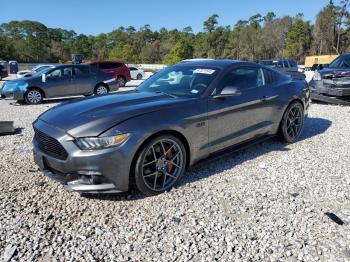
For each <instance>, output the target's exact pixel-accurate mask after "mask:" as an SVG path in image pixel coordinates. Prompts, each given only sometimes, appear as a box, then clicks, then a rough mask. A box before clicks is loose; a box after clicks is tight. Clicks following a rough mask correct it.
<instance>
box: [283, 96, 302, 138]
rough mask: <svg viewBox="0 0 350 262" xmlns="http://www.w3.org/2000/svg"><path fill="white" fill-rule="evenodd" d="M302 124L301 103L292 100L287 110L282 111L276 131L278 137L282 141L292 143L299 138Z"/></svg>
mask: <svg viewBox="0 0 350 262" xmlns="http://www.w3.org/2000/svg"><path fill="white" fill-rule="evenodd" d="M303 126H304V108H303V105H302V104H301V103H300V102H298V101H294V102H292V103H291V104H290V105H289V106H288V108H287V110H286V111H285V112H284V115H283V118H282V121H281V124H280V128H279V131H278V137H279V138H280V139H281V140H282V141H284V142H287V143H293V142H295V141H296V140H297V139H298V138H299V136H300V134H301V131H302V129H303Z"/></svg>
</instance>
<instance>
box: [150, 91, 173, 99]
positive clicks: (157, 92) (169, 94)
mask: <svg viewBox="0 0 350 262" xmlns="http://www.w3.org/2000/svg"><path fill="white" fill-rule="evenodd" d="M155 93H156V94H163V95H167V96H171V97H174V98H176V97H177V96H176V95H174V94H172V93H167V92H163V91H159V90H158V91H155Z"/></svg>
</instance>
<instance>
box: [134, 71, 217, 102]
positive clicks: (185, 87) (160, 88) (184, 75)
mask: <svg viewBox="0 0 350 262" xmlns="http://www.w3.org/2000/svg"><path fill="white" fill-rule="evenodd" d="M218 72H219V69H218V68H213V67H206V66H184V65H181V66H173V67H169V68H166V69H164V70H162V71H160V72H159V73H156V74H155V75H153V76H151V77H150V78H149V79H148V80H146V81H145V82H143V83H142V84H141V85H139V87H138V88H137V90H139V91H144V92H155V93H158V92H159V93H166V94H169V95H173V96H181V97H196V96H200V95H201V94H202V93H203V92H204V91H205V90H206V89H207V88H208V86H209V85H210V83H211V82H212V81H213V79H214V78H215V77H216V76H217V74H218Z"/></svg>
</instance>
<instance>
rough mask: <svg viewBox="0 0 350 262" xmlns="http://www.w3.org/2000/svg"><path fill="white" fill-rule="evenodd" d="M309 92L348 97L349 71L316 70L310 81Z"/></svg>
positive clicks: (349, 88)
mask: <svg viewBox="0 0 350 262" xmlns="http://www.w3.org/2000/svg"><path fill="white" fill-rule="evenodd" d="M310 88H311V92H312V93H315V94H318V95H326V96H336V97H342V98H347V97H350V71H345V72H344V71H341V72H327V73H323V74H322V71H321V72H316V73H315V75H314V77H313V79H312V80H311V81H310Z"/></svg>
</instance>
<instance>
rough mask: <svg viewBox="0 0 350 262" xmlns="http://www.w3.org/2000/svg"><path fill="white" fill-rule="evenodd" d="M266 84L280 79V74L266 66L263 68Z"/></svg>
mask: <svg viewBox="0 0 350 262" xmlns="http://www.w3.org/2000/svg"><path fill="white" fill-rule="evenodd" d="M263 72H264V79H265V84H267V85H268V84H272V83H275V82H277V81H278V74H277V73H276V72H274V71H272V70H268V69H266V68H264V69H263Z"/></svg>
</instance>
